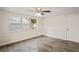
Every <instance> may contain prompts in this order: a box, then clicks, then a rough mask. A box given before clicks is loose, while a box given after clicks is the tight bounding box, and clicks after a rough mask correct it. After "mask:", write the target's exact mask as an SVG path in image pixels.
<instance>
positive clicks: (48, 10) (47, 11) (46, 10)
mask: <svg viewBox="0 0 79 59" xmlns="http://www.w3.org/2000/svg"><path fill="white" fill-rule="evenodd" d="M42 12H51V11H49V10H46V11H42Z"/></svg>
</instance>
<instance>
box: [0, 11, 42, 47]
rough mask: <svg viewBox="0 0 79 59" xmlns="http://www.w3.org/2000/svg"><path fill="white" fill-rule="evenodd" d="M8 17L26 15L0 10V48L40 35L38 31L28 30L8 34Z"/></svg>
mask: <svg viewBox="0 0 79 59" xmlns="http://www.w3.org/2000/svg"><path fill="white" fill-rule="evenodd" d="M10 16H26V15H23V14H18V13H14V12H9V11H2V10H0V46H1V45H5V44H9V43H13V42H17V41H21V40H25V39H29V38H32V37H36V36H39V35H41V31H40V29H29V30H21V31H15V32H10V31H9V27H8V20H9V19H8V17H10ZM39 22H41V21H39ZM39 27H40V23H39Z"/></svg>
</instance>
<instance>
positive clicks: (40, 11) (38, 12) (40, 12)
mask: <svg viewBox="0 0 79 59" xmlns="http://www.w3.org/2000/svg"><path fill="white" fill-rule="evenodd" d="M30 11H34V12H36V13H35V15H36V16H43V15H45V13H50V12H51V11H50V10H45V9H43V8H35V10H30Z"/></svg>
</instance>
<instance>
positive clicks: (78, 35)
mask: <svg viewBox="0 0 79 59" xmlns="http://www.w3.org/2000/svg"><path fill="white" fill-rule="evenodd" d="M67 21H68V22H67V24H68V29H69V30H68V32H67V39H68V40H71V41H75V42H79V15H71V16H68V17H67Z"/></svg>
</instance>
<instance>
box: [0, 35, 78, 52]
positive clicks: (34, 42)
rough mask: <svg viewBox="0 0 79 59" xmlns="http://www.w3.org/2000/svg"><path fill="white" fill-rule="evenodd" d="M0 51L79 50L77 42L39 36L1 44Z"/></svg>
mask: <svg viewBox="0 0 79 59" xmlns="http://www.w3.org/2000/svg"><path fill="white" fill-rule="evenodd" d="M0 52H79V43H76V42H72V41H67V40H61V39H56V38H50V37H46V36H40V37H37V38H32V39H28V40H24V41H21V42H17V43H13V44H9V45H5V46H2V47H0Z"/></svg>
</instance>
